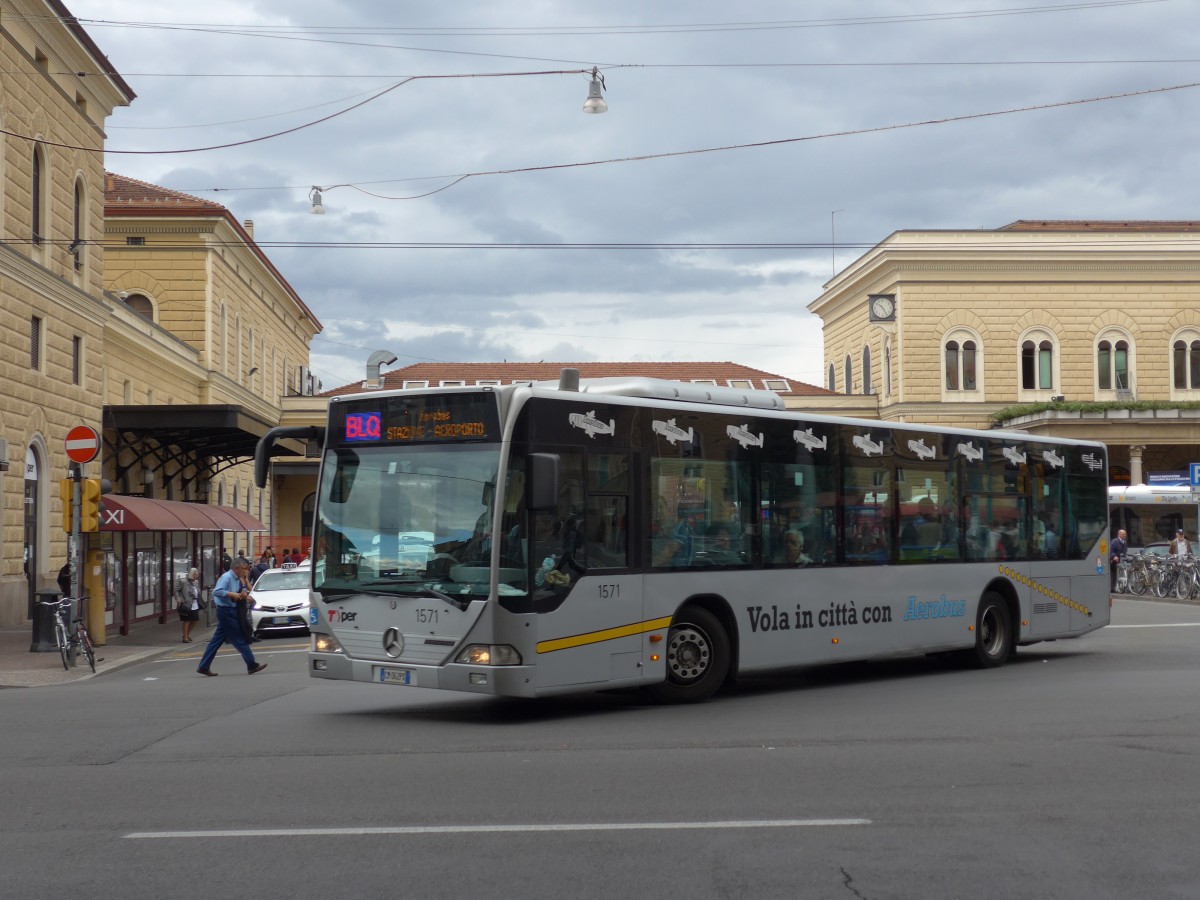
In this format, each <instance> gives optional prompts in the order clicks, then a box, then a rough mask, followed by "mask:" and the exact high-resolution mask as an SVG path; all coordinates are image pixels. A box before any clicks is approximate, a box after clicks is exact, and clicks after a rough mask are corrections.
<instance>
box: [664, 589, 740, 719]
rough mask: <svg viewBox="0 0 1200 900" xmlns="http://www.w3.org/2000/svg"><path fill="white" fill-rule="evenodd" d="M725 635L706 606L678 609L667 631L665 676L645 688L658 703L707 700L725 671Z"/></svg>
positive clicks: (727, 649) (727, 653) (726, 654)
mask: <svg viewBox="0 0 1200 900" xmlns="http://www.w3.org/2000/svg"><path fill="white" fill-rule="evenodd" d="M729 646H730V645H729V635H728V634H726V633H725V628H724V626H722V625H721V623H720V621H719V620H718V619H717V617H716V616H714V615H713V614H712V613H710V612H709V611H708V610H706V609H702V608H700V607H698V606H689V607H686V608H685V609H683V610H681V611H680V613H679V614H678V615H677V616H675V621H674V622H672V623H671V628H670V630H669V631H668V632H667V646H666V648H665V651H664V652H665V655H666V662H667V680H666V681H664V682H663V683H662V684H655V685H651V686H650V687H649V688H648V691H649V693H650V696H652V697H653V698H654V699H655V700H658V701H659V702H662V703H696V702H699V701H701V700H707V699H708V698H709V697H711V696H712V695H713V694H715V693H716V692H717V689H718V688H720V687H721V685H722V684H724V683H725V678H726V676H728V675H729V665H730V656H731V654H730V650H729Z"/></svg>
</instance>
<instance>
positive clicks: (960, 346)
mask: <svg viewBox="0 0 1200 900" xmlns="http://www.w3.org/2000/svg"><path fill="white" fill-rule="evenodd" d="M980 347H981V344H980V342H979V337H978V335H976V334H975V333H974V332H973V331H969V330H967V329H965V328H957V329H955V330H953V331H951V332H950V333H948V334H947V335H946V337H945V340H944V341H943V343H942V372H943V378H944V380H943V387H944V390H943V393H945V394H955V395H961V394H963V393H966V392H975V393H979V392H980V391H981V390H982V388H981V385H980V383H979V372H980V368H981V362H982V359H981V357H982V352H981V350H980ZM976 399H978V398H976Z"/></svg>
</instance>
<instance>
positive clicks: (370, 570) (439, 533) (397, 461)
mask: <svg viewBox="0 0 1200 900" xmlns="http://www.w3.org/2000/svg"><path fill="white" fill-rule="evenodd" d="M499 460H500V450H499V448H498V447H497V446H495V445H489V444H469V445H457V446H447V445H444V444H442V445H436V446H404V445H400V446H397V445H391V446H375V447H353V448H349V447H347V448H337V449H331V450H328V451H326V456H325V460H324V462H323V465H322V467H321V483H320V487H319V490H318V495H317V516H316V523H315V533H314V540H313V547H314V553H313V567H314V571H313V574H314V585H315V587H316V589H317V590H318V591H324V592H357V591H366V592H371V593H385V594H417V595H421V596H435V597H442V598H443V599H451V598H453V599H455V600H456V601H457V600H458V599H469V598H470V597H472V596H479V595H483V596H486V595H487V594H488V591H489V584H490V580H491V558H492V546H493V543H492V534H491V530H492V521H493V518H494V513H495V504H496V497H495V493H496V478H497V473H498V466H499ZM513 487H514V490H516V491H517V493H516V494H515V495H514V496H520V494H521V489H522V488H523V484H522V483H519V482H518V483H517V484H515V485H514V486H513ZM513 502H514V503H515V502H516V501H515V500H514V501H513ZM507 505H508V504H507V503H506V507H507ZM522 549H523V547H522ZM501 556H502V559H501V569H500V592H501V593H502V594H509V595H511V594H524V593H525V592H526V585H527V582H528V575H527V572H526V569H525V562H524V554H523V552H522V553H520V554H519V557H520V558H519V559H506V558H505V557H504V552H503V547H502V554H501Z"/></svg>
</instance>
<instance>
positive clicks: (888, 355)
mask: <svg viewBox="0 0 1200 900" xmlns="http://www.w3.org/2000/svg"><path fill="white" fill-rule="evenodd" d="M883 393H884V396H887V397H890V396H891V394H892V344H891V341H888V343H886V344H884V345H883Z"/></svg>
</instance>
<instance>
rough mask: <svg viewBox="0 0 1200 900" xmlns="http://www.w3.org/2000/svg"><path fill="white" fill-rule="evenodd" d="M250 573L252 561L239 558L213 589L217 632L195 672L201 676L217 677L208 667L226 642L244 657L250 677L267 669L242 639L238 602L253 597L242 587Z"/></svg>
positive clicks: (242, 557)
mask: <svg viewBox="0 0 1200 900" xmlns="http://www.w3.org/2000/svg"><path fill="white" fill-rule="evenodd" d="M249 571H250V560H248V559H246V558H245V557H244V556H239V557H237V558H236V559H235V560H233V566H232V568H231V569H230V570H229V571H228V572H226V573H225V574H223V575H222V576H221V577H220V578H218V579H217V584H216V586H215V587H214V588H213V605H214V606H216V608H217V630H216V631H214V632H213V636H212V640H211V641H209V642H208V646H207V647H205V648H204V656H203V657H201V659H200V665H199V667H198V668H197V669H196V671H197V672H199V673H200V674H201V675H209V676H215V675H216V674H217V673H216V672H213V671H212V670H211V669H210V668H209V667H210V666H211V665H212V661H213V659H214V658H215V657H216V655H217V651H218V650H220V649H221V645H222V644H224V643H225V642H226V641H228V642H229V643H231V644H233V646H234V649H236V650H237V652H238V653H240V654H242V659H243V660H245V662H246V672H247V674H249V675H255V674H257V673H259V672H261V671H262V670H263V669H265V668H266V667H267V664H266V663H260V662H258V661H257V660H255V658H254V654H253V653H251V652H250V647H249V645H247V643H246V639H245V637H243V636H242V625H241V622H239V621H238V610H237V601H238V600H241V601H242V602H243V603H244V602H245V601H246V599H247V598H248V597H249V596H250V592H249V591H247V590H244V589H243V587H242V581H243V580H245V578H246V574H247V573H248V572H249Z"/></svg>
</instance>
